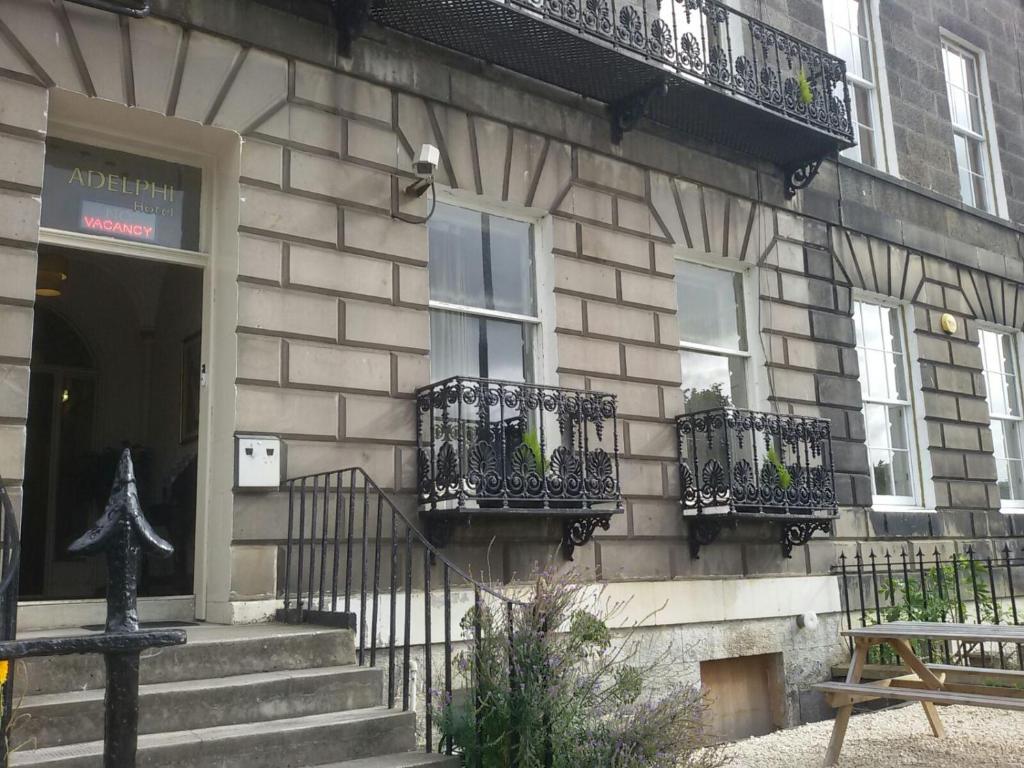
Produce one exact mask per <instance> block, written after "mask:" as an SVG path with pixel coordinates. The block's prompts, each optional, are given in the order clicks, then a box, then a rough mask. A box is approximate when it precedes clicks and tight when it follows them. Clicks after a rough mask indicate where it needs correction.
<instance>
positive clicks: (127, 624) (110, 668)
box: [69, 448, 184, 768]
mask: <svg viewBox="0 0 1024 768" xmlns="http://www.w3.org/2000/svg"><path fill="white" fill-rule="evenodd" d="M143 544H145V545H147V547H148V548H149V549H150V550H152V551H153V552H154V553H155V554H157V555H160V556H163V557H169V556H170V555H172V554H173V553H174V547H172V546H171V545H170V544H169V543H168V542H166V541H164V540H163V539H162V538H161V537H160V536H159V535H158V534H157V533H156V531H154V530H153V528H152V527H151V526H150V524H149V521H147V520H146V518H145V515H143V513H142V506H141V505H140V503H139V492H138V489H137V488H136V486H135V470H134V468H133V466H132V457H131V452H130V451H129V450H128V449H127V448H126V449H125V450H124V452H123V453H122V454H121V461H120V463H119V464H118V467H117V475H116V476H115V478H114V487H113V489H112V490H111V493H110V499H109V500H108V501H107V506H106V509H105V510H104V512H103V516H102V517H100V519H99V520H98V521H97V522H96V525H95V526H94V527H93V528H92V529H90V530H89V531H87V532H86V533H85V534H84V535H83V536H82V537H81V538H79V539H78V540H77V541H76V542H75V543H73V544H72V545H71V546H70V547H69V552H71V553H72V554H82V555H86V554H92V553H95V552H100V551H105V552H106V555H107V624H106V633H105V634H106V635H107V636H108V637H109V638H110V639H111V640H112V641H113V648H112V649H111V650H108V651H107V652H105V653H104V661H105V662H106V667H107V690H106V694H105V697H104V701H105V705H106V711H105V715H104V732H103V738H104V745H103V764H104V766H105V768H132V766H134V765H135V755H136V751H137V749H138V734H139V653H140V648H139V647H138V646H137V645H136V644H134V643H132V642H131V640H132V637H131V636H132V635H134V634H136V633H138V631H139V611H138V587H139V563H140V557H141V554H142V545H143ZM181 634H182V638H181V639H182V641H184V636H183V635H184V633H181Z"/></svg>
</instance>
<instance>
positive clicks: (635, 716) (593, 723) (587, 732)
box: [438, 576, 722, 768]
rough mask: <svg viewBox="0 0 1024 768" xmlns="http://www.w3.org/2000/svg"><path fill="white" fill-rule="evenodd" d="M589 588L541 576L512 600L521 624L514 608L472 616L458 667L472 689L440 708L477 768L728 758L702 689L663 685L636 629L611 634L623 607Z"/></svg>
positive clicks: (683, 765)
mask: <svg viewBox="0 0 1024 768" xmlns="http://www.w3.org/2000/svg"><path fill="white" fill-rule="evenodd" d="M581 597H582V596H581V592H580V587H578V586H574V585H572V584H570V583H569V581H567V580H565V579H554V578H550V577H548V576H541V577H539V578H538V579H537V580H536V583H535V586H534V594H533V596H532V600H531V602H530V603H529V605H528V606H520V607H517V608H515V609H513V612H512V617H511V631H510V627H509V624H510V622H509V616H508V615H507V613H505V612H504V610H501V611H495V610H492V609H490V608H489V607H483V608H481V609H480V610H479V612H478V611H477V609H473V610H471V611H470V612H469V613H468V614H467V615H466V617H465V618H464V619H463V621H462V628H463V630H464V631H465V632H466V634H467V637H468V638H469V639H470V647H469V649H468V650H467V651H465V652H464V653H462V654H460V656H459V658H458V659H457V664H458V668H459V669H460V670H461V672H462V674H463V675H464V677H465V678H466V683H467V690H466V691H465V692H464V695H459V696H456V697H454V698H453V700H451V701H443V700H442V703H441V706H440V707H439V710H440V711H439V713H438V714H439V719H440V723H441V730H442V733H443V734H444V735H445V736H447V737H450V738H451V739H452V743H453V744H454V746H455V748H456V750H457V751H458V752H459V753H461V755H462V756H463V760H464V764H465V765H466V766H467V768H508V767H509V766H517V768H542V767H543V766H545V765H549V764H550V765H551V766H553V768H717V766H720V765H722V759H721V756H720V753H719V751H718V750H717V749H716V748H714V747H711V748H706V747H708V745H709V744H710V734H709V733H708V731H707V729H706V727H705V725H704V715H705V711H706V702H705V700H704V695H703V693H702V692H701V691H700V690H699V689H696V688H694V687H691V686H683V685H675V684H669V683H666V682H664V679H665V676H664V675H662V674H660V673H659V667H660V666H661V662H660V661H655V662H650V663H644V662H642V661H641V660H640V655H641V654H640V644H639V640H638V639H637V637H636V636H635V633H634V632H632V631H627V633H626V634H627V637H625V638H618V639H615V638H613V636H612V633H611V630H610V629H609V627H608V619H609V618H610V615H611V614H612V613H613V612H614V611H609V612H607V613H606V614H605V615H597V614H595V613H593V612H591V611H589V610H587V609H586V608H585V607H584V606H583V600H582V599H581ZM478 613H479V616H478V615H477V614H478ZM477 618H478V619H479V622H480V627H481V633H480V635H481V636H480V641H479V643H476V642H473V640H472V637H473V625H474V621H475V620H476V619H477ZM474 693H475V695H474ZM548 760H550V762H548Z"/></svg>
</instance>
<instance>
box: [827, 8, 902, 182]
mask: <svg viewBox="0 0 1024 768" xmlns="http://www.w3.org/2000/svg"><path fill="white" fill-rule="evenodd" d="M860 2H861V3H865V4H866V9H867V19H868V22H867V23H868V30H867V31H868V55H869V57H870V61H869V62H868V64H869V66H870V67H871V68H872V73H873V74H874V77H875V81H874V82H873V83H870V82H868V81H866V80H864V79H863V78H861V77H859V76H857V75H854V74H851V73H850V72H849V71H847V78H848V79H849V81H850V84H851V85H855V86H857V87H858V88H862V89H865V90H869V91H870V92H871V106H872V112H873V113H874V114H873V117H874V118H875V125H874V131H873V133H874V136H875V147H874V150H875V158H876V163H866V162H864V161H863V160H861V159H860V152H859V147H856V148H851V149H848V150H843V152H842V153H841V156H842V157H843V158H844V159H845V160H849V161H850V162H854V163H859V164H861V165H864V166H867V167H868V168H874V169H875V170H878V171H882V172H883V173H888V174H890V175H892V176H896V177H899V175H900V167H899V156H898V154H897V152H896V135H895V131H894V130H893V126H892V103H891V100H890V98H889V75H888V70H887V69H886V66H885V45H879V41H880V40H882V21H881V16H880V14H879V10H878V8H879V0H860ZM826 7H827V6H824V5H823V7H822V10H823V11H824V12H825V36H826V38H827V39H828V49H829V52H830V53H833V54H834V53H835V45H834V42H833V39H832V24H833V22H832V20H831V19H830V18H829V16H828V14H827V11H825V8H826ZM850 109H851V115H850V117H851V119H852V117H853V114H852V110H856V104H855V100H854V99H853V98H852V97H851V99H850ZM854 132H855V133H856V125H854ZM853 149H857V150H858V152H857V155H858V156H857V157H851V156H850V155H849V154H848V153H849V152H851V151H852V150H853Z"/></svg>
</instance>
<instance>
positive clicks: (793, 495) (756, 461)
mask: <svg viewBox="0 0 1024 768" xmlns="http://www.w3.org/2000/svg"><path fill="white" fill-rule="evenodd" d="M676 424H677V436H678V442H679V485H680V493H681V495H682V507H683V515H684V516H685V517H687V518H688V519H689V521H690V545H691V551H692V554H693V555H694V557H696V556H697V554H698V552H699V548H700V546H702V545H704V544H709V543H711V541H713V540H714V539H715V538H716V537H717V535H718V533H719V532H720V531H721V527H722V525H723V523H726V524H730V525H732V524H735V522H736V521H737V519H738V518H745V517H751V518H756V519H770V520H777V521H780V522H781V523H782V545H783V552H784V554H785V555H786V556H787V557H789V556H790V554H791V552H792V549H793V547H794V546H798V545H800V544H804V543H806V542H807V540H809V539H810V536H811V534H812V533H814V531H816V530H817V531H826V532H827V531H828V530H829V528H830V522H829V521H830V520H831V519H832V518H834V517H835V515H836V491H835V474H834V471H833V467H832V437H831V426H830V423H829V421H828V420H827V419H817V418H812V417H807V416H793V415H780V414H771V413H759V412H756V411H746V410H740V409H736V408H719V409H715V410H709V411H701V412H698V413H693V414H686V415H683V416H679V417H678V418H677V419H676Z"/></svg>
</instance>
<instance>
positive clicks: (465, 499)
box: [416, 377, 622, 558]
mask: <svg viewBox="0 0 1024 768" xmlns="http://www.w3.org/2000/svg"><path fill="white" fill-rule="evenodd" d="M416 406H417V407H416V442H417V447H418V451H417V464H418V466H417V471H418V475H417V485H418V498H419V507H420V514H421V515H423V516H424V517H425V518H426V519H427V522H428V526H429V529H430V530H429V532H430V533H431V536H432V537H433V538H434V539H435V541H437V542H438V543H443V542H444V541H445V540H446V538H447V535H448V532H449V526H450V524H451V523H452V522H453V521H454V520H455V519H456V518H459V517H463V518H464V517H466V516H477V515H479V516H488V517H493V516H499V517H518V516H522V515H535V516H549V517H560V518H563V519H564V538H563V544H564V546H565V550H566V554H567V555H568V556H569V557H570V558H571V557H572V552H573V549H574V548H575V547H577V546H580V545H582V544H585V543H587V542H588V541H589V540H590V538H591V536H592V535H593V533H594V529H595V528H597V527H601V528H604V529H605V530H607V529H608V527H609V520H610V518H611V515H613V514H615V513H617V512H621V511H622V499H621V496H620V495H619V424H618V418H617V415H616V400H615V396H614V395H608V394H604V393H601V392H584V391H578V390H573V389H560V388H557V387H543V386H538V385H534V384H520V383H515V382H509V381H494V380H490V379H475V378H463V377H454V378H451V379H445V380H444V381H440V382H438V383H436V384H432V385H431V386H429V387H424V388H423V389H420V390H418V391H417V393H416Z"/></svg>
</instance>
